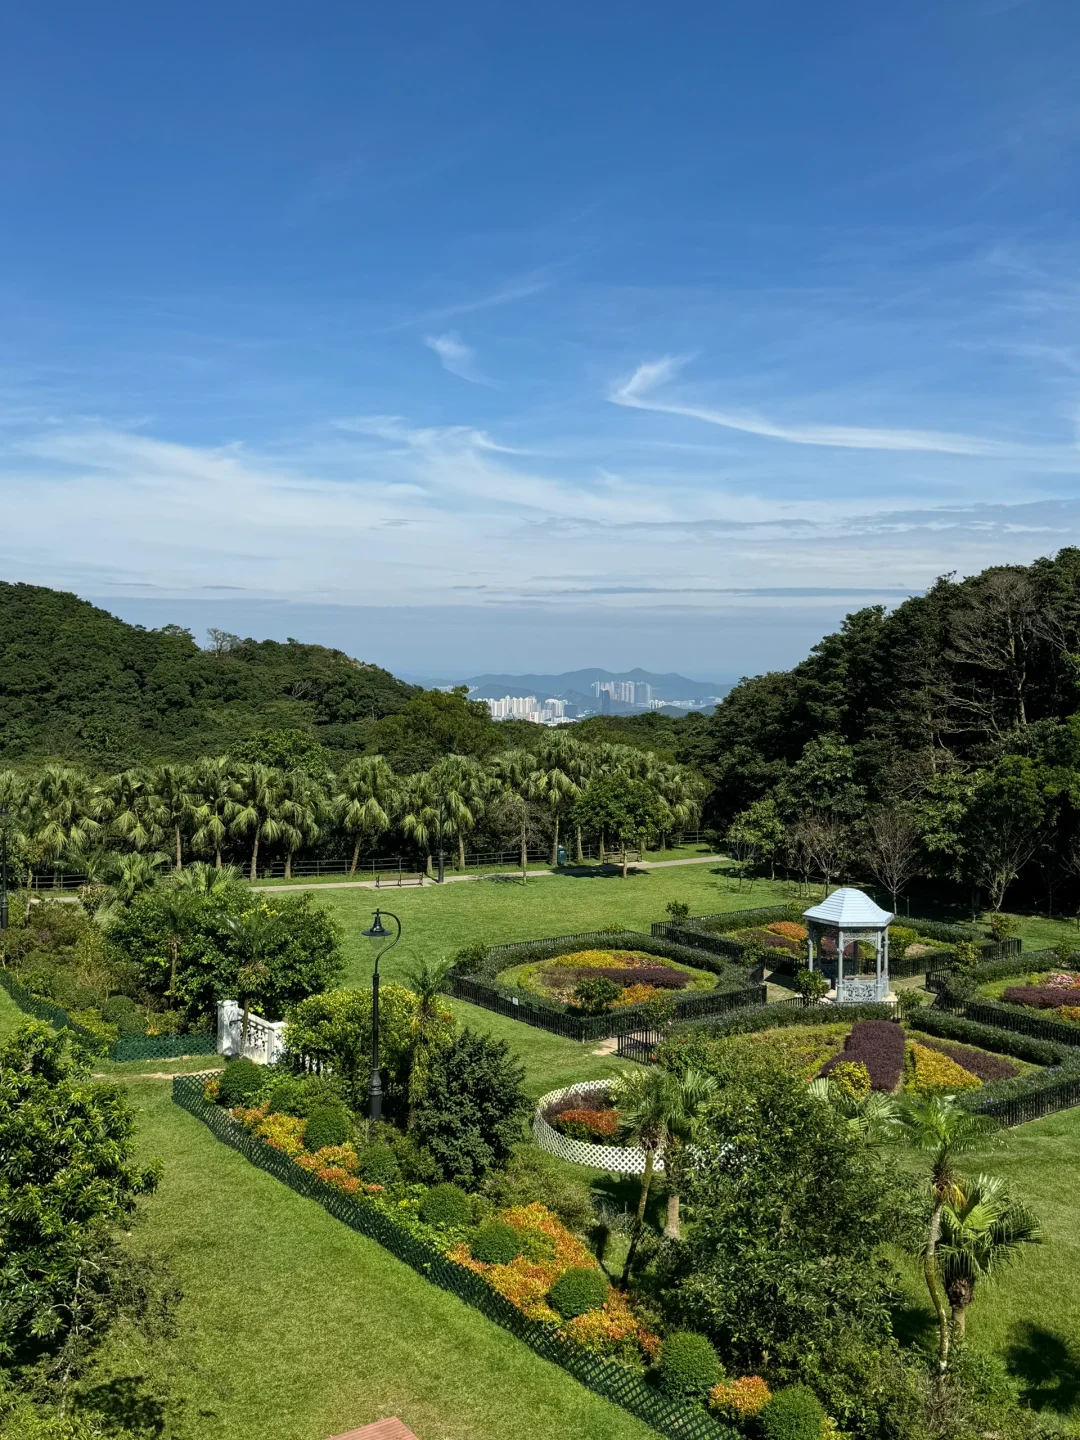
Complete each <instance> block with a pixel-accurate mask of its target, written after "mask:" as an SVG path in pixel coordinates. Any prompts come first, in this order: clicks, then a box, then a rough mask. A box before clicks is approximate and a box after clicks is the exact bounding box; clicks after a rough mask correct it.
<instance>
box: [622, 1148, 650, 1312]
mask: <svg viewBox="0 0 1080 1440" xmlns="http://www.w3.org/2000/svg"><path fill="white" fill-rule="evenodd" d="M655 1160H656V1152H655V1151H653V1150H646V1151H645V1173H644V1174H643V1175H642V1177H641V1193H640V1195H639V1196H638V1206H637V1217H636V1219H635V1220H634V1233H633V1235H632V1236H631V1237H630V1248H629V1250H627V1252H626V1264H625V1265H624V1266H623V1272H622V1279H621V1280H620V1281H619V1289H620V1290H625V1289H626V1286H627V1284H628V1283H629V1280H630V1266H631V1265H632V1264H633V1263H634V1256H635V1255H636V1254H637V1247H638V1241H639V1240H640V1239H641V1232H642V1230H643V1229H644V1228H645V1204H646V1202H647V1201H648V1198H649V1186H650V1185H651V1184H652V1177H653V1164H654V1163H655Z"/></svg>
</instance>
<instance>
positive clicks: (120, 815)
mask: <svg viewBox="0 0 1080 1440" xmlns="http://www.w3.org/2000/svg"><path fill="white" fill-rule="evenodd" d="M104 790H105V798H106V801H107V803H108V812H107V813H108V816H109V822H110V827H111V829H112V830H113V831H114V833H115V834H116V835H118V836H120V838H121V839H123V840H126V841H127V842H128V844H129V845H130V846H131V847H132V849H133V850H156V849H158V848H159V847H160V845H161V844H162V842H163V841H164V838H165V822H166V819H167V816H166V814H165V812H164V810H163V808H162V805H161V800H160V797H159V796H158V793H157V789H156V787H155V785H154V781H153V775H152V773H151V772H150V771H149V770H146V769H140V768H138V767H134V768H132V769H130V770H124V771H122V772H121V773H120V774H119V775H111V776H110V777H109V779H108V780H106V781H105V787H104Z"/></svg>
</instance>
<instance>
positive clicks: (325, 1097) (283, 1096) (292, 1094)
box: [267, 1075, 343, 1120]
mask: <svg viewBox="0 0 1080 1440" xmlns="http://www.w3.org/2000/svg"><path fill="white" fill-rule="evenodd" d="M267 1102H268V1104H269V1106H270V1109H271V1111H272V1112H273V1113H274V1114H276V1115H299V1116H300V1118H301V1119H302V1120H307V1119H309V1118H310V1116H311V1114H312V1112H313V1111H314V1110H317V1109H318V1108H319V1107H320V1106H326V1105H330V1106H333V1107H334V1108H336V1109H338V1110H340V1109H342V1108H343V1106H342V1101H341V1096H340V1094H339V1092H338V1090H337V1088H336V1087H335V1085H334V1083H333V1081H332V1080H328V1079H324V1078H323V1077H322V1076H321V1075H282V1076H281V1077H280V1079H278V1080H275V1081H274V1083H273V1086H272V1088H271V1090H270V1092H269V1094H268V1096H267Z"/></svg>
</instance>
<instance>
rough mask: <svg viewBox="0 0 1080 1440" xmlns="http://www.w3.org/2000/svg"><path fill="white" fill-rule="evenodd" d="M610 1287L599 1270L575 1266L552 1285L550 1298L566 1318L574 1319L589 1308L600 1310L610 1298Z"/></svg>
mask: <svg viewBox="0 0 1080 1440" xmlns="http://www.w3.org/2000/svg"><path fill="white" fill-rule="evenodd" d="M608 1289H609V1286H608V1282H607V1279H606V1277H605V1276H604V1275H602V1274H601V1273H600V1271H599V1270H586V1269H584V1268H578V1267H577V1266H575V1267H574V1268H573V1269H570V1270H566V1271H564V1273H563V1274H562V1275H560V1276H559V1278H558V1280H556V1282H555V1284H554V1285H553V1286H552V1287H551V1292H550V1299H551V1303H552V1305H553V1306H554V1308H555V1309H556V1310H557V1311H558V1312H559V1314H560V1315H561V1316H562V1317H563V1319H564V1320H572V1319H573V1318H574V1316H575V1315H584V1314H585V1313H586V1311H588V1310H599V1309H600V1307H601V1305H603V1304H604V1303H605V1301H606V1300H607V1298H608Z"/></svg>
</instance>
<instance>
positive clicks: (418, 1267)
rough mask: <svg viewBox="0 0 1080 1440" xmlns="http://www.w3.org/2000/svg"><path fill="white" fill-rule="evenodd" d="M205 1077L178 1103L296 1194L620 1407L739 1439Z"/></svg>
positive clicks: (675, 1432) (673, 1425)
mask: <svg viewBox="0 0 1080 1440" xmlns="http://www.w3.org/2000/svg"><path fill="white" fill-rule="evenodd" d="M205 1081H206V1077H205V1076H200V1075H178V1076H176V1078H175V1079H174V1080H173V1086H172V1093H173V1102H174V1104H176V1105H179V1106H180V1107H181V1109H184V1110H186V1111H187V1112H188V1113H189V1114H190V1115H194V1116H195V1118H196V1119H198V1120H201V1121H202V1122H203V1123H204V1124H205V1125H206V1126H207V1127H208V1128H209V1129H210V1130H211V1131H212V1132H213V1134H214V1135H215V1137H216V1138H217V1139H218V1140H221V1141H223V1142H224V1143H225V1144H226V1145H229V1146H231V1147H232V1149H234V1150H238V1151H239V1152H240V1154H241V1155H243V1156H244V1157H245V1158H246V1159H248V1160H250V1161H251V1163H252V1164H253V1165H257V1166H258V1167H259V1169H261V1170H265V1171H267V1172H268V1173H269V1174H270V1175H273V1176H274V1177H275V1179H278V1180H281V1181H282V1182H283V1183H284V1184H286V1185H288V1186H289V1187H290V1189H292V1190H295V1191H296V1192H297V1194H299V1195H303V1196H305V1197H306V1198H307V1199H310V1200H314V1201H315V1202H316V1204H318V1205H321V1206H322V1207H323V1209H324V1210H327V1211H328V1212H329V1213H330V1214H331V1215H333V1216H334V1218H335V1219H337V1220H340V1221H342V1222H343V1223H344V1224H345V1225H348V1226H349V1227H350V1228H351V1229H353V1230H356V1231H357V1232H358V1233H359V1234H361V1235H366V1236H367V1237H368V1238H369V1239H372V1240H375V1241H377V1242H378V1243H379V1244H380V1245H382V1246H384V1247H385V1248H386V1249H387V1250H389V1251H390V1253H391V1254H392V1255H395V1256H396V1257H397V1258H398V1259H399V1260H401V1261H403V1262H404V1263H405V1264H406V1265H409V1266H410V1267H411V1268H412V1269H413V1270H415V1271H416V1272H417V1274H419V1275H420V1276H422V1277H423V1278H424V1279H425V1280H429V1281H430V1282H431V1283H432V1284H433V1285H437V1286H438V1287H439V1288H440V1289H441V1290H448V1291H449V1292H450V1293H451V1294H452V1295H456V1296H457V1297H458V1299H459V1300H464V1301H465V1303H466V1304H468V1305H472V1306H473V1307H474V1308H475V1309H477V1310H479V1311H480V1312H481V1313H482V1314H484V1315H486V1316H487V1318H488V1319H489V1320H492V1321H494V1323H495V1324H496V1325H500V1326H502V1328H503V1329H504V1330H508V1331H509V1332H510V1333H511V1334H512V1335H515V1336H516V1337H517V1338H518V1339H519V1340H523V1341H524V1342H525V1344H526V1345H528V1346H529V1347H530V1349H532V1350H534V1351H535V1352H536V1353H537V1354H538V1355H540V1356H542V1358H543V1359H545V1360H550V1361H552V1362H553V1363H554V1364H556V1365H559V1366H561V1367H562V1368H563V1369H564V1370H566V1371H567V1372H568V1373H569V1374H570V1375H572V1376H573V1377H574V1378H575V1379H576V1380H578V1381H579V1382H580V1383H581V1384H582V1385H584V1386H585V1387H586V1388H587V1389H589V1390H591V1391H593V1393H594V1394H597V1395H601V1396H603V1398H604V1399H606V1400H610V1401H612V1402H613V1403H614V1404H616V1405H621V1406H622V1408H623V1409H624V1410H627V1411H628V1412H629V1413H630V1414H631V1415H634V1416H636V1417H637V1418H638V1419H639V1420H642V1421H644V1423H645V1424H646V1425H651V1426H652V1427H653V1429H654V1430H658V1431H659V1432H660V1433H661V1434H662V1435H666V1436H669V1437H670V1440H740V1437H739V1432H738V1431H737V1430H735V1429H734V1428H733V1427H732V1426H730V1425H725V1424H723V1423H722V1422H721V1421H719V1420H714V1419H713V1418H712V1417H711V1416H710V1415H708V1414H706V1413H705V1411H704V1410H702V1409H701V1407H700V1406H698V1405H688V1404H686V1403H683V1402H680V1401H676V1400H671V1399H669V1398H668V1397H666V1396H665V1395H662V1394H661V1393H659V1392H658V1391H657V1390H656V1389H654V1388H653V1387H652V1386H650V1385H648V1384H646V1382H645V1381H644V1380H643V1379H642V1378H641V1377H640V1376H639V1375H635V1374H634V1373H633V1371H631V1370H629V1369H627V1368H626V1367H625V1366H623V1365H620V1364H619V1363H618V1362H617V1361H615V1360H609V1359H606V1358H603V1357H600V1356H596V1355H592V1354H590V1353H589V1352H588V1351H587V1350H584V1349H583V1348H582V1347H581V1346H579V1345H576V1344H574V1342H573V1341H572V1340H570V1339H569V1337H567V1336H566V1335H563V1334H560V1333H559V1332H558V1330H557V1328H556V1327H555V1326H553V1325H549V1324H544V1323H543V1322H542V1321H537V1320H529V1319H528V1318H527V1317H526V1316H525V1315H523V1314H522V1313H521V1311H520V1310H518V1309H516V1308H515V1307H514V1306H513V1305H511V1304H510V1302H509V1300H506V1299H504V1298H503V1296H501V1295H499V1294H497V1293H496V1291H494V1290H493V1289H492V1288H491V1286H490V1285H488V1284H487V1283H486V1281H484V1280H483V1279H482V1278H481V1277H480V1276H479V1275H477V1274H475V1273H474V1272H473V1271H471V1270H468V1269H466V1268H465V1267H463V1266H461V1265H457V1264H455V1263H454V1261H452V1260H450V1259H448V1258H447V1256H446V1255H444V1254H443V1253H442V1251H441V1250H439V1249H437V1248H436V1247H435V1246H433V1245H430V1244H428V1243H427V1242H426V1241H424V1240H421V1239H420V1238H419V1237H417V1236H415V1235H412V1234H410V1233H409V1231H408V1230H406V1229H405V1228H404V1227H403V1226H401V1225H399V1224H398V1223H397V1221H395V1220H394V1219H393V1218H392V1217H391V1216H389V1215H386V1214H385V1213H384V1212H383V1211H381V1210H379V1209H378V1208H377V1207H376V1206H374V1205H373V1204H371V1203H370V1202H367V1201H365V1199H364V1198H363V1197H361V1196H353V1195H344V1194H342V1192H341V1191H340V1190H336V1189H335V1188H334V1187H333V1186H332V1185H327V1184H326V1183H325V1182H324V1181H322V1180H320V1179H318V1177H317V1176H315V1175H313V1174H312V1173H311V1172H310V1171H309V1170H305V1169H303V1168H302V1167H301V1166H299V1165H296V1164H294V1163H293V1161H292V1160H290V1159H289V1158H288V1157H287V1156H285V1155H283V1154H282V1153H281V1151H280V1150H275V1149H274V1147H273V1146H272V1145H268V1144H267V1143H266V1141H265V1140H262V1139H260V1138H259V1137H258V1136H256V1135H251V1134H249V1133H248V1131H246V1130H245V1129H244V1128H243V1126H241V1125H238V1124H237V1123H236V1122H235V1121H234V1120H233V1119H232V1118H231V1117H230V1116H229V1115H228V1114H227V1113H226V1112H225V1111H224V1110H223V1109H221V1107H220V1106H218V1105H213V1104H211V1103H210V1102H209V1101H208V1100H206V1099H205V1098H204V1097H203V1093H202V1092H203V1086H204V1084H205Z"/></svg>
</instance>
